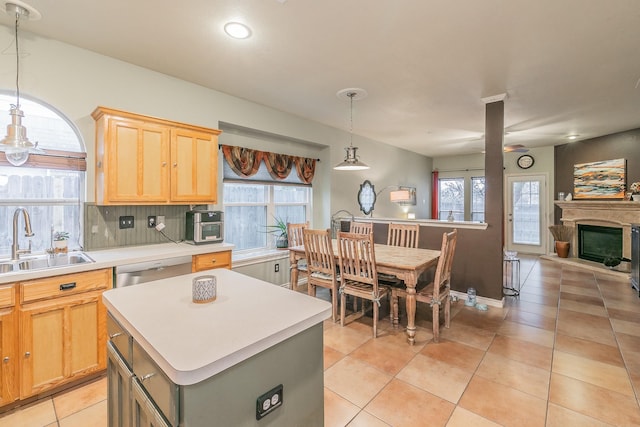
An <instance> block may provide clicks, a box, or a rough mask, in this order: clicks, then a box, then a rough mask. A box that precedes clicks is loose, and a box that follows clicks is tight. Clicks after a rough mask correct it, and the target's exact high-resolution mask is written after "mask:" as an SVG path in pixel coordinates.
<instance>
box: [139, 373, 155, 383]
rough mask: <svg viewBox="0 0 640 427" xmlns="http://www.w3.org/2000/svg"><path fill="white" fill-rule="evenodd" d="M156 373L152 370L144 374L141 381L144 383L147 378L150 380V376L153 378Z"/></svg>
mask: <svg viewBox="0 0 640 427" xmlns="http://www.w3.org/2000/svg"><path fill="white" fill-rule="evenodd" d="M154 375H155V372H152V373H150V374H147V375H144V376H142V377H140V382H141V383H143V382H145V381H146V380H148V379H149V378H151V377H152V376H154Z"/></svg>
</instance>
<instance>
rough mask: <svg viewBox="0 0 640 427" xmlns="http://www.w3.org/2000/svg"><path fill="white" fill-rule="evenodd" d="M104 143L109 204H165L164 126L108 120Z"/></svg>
mask: <svg viewBox="0 0 640 427" xmlns="http://www.w3.org/2000/svg"><path fill="white" fill-rule="evenodd" d="M105 144H106V145H107V148H106V153H107V158H108V160H107V163H108V166H107V167H108V173H107V179H106V182H105V185H106V186H107V187H108V189H107V191H105V192H106V193H107V194H108V196H107V197H108V201H109V202H137V203H140V202H159V203H160V202H161V203H166V202H167V200H168V196H169V191H168V176H169V174H168V154H169V148H168V147H169V128H168V127H163V126H158V125H154V124H150V123H145V122H142V121H136V120H130V119H127V120H124V119H110V120H109V133H108V136H107V138H106V141H105Z"/></svg>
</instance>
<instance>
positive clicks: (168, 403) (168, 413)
mask: <svg viewBox="0 0 640 427" xmlns="http://www.w3.org/2000/svg"><path fill="white" fill-rule="evenodd" d="M133 374H134V375H135V376H136V377H137V381H135V382H139V384H140V385H141V386H142V388H143V389H144V390H145V391H146V392H147V393H148V394H149V396H150V397H151V400H153V403H155V404H156V406H157V407H158V409H160V412H161V413H162V415H164V416H165V417H166V418H167V420H168V421H169V423H170V424H171V425H172V426H174V427H177V426H178V420H179V416H178V410H179V404H180V400H179V396H180V389H179V387H178V386H177V385H176V384H174V383H173V382H171V380H170V379H169V377H167V376H166V375H165V373H164V372H162V369H160V368H159V367H158V365H156V363H155V362H154V361H153V359H151V356H149V355H148V354H147V352H145V351H144V350H143V349H142V347H140V345H139V344H138V343H137V342H136V340H133Z"/></svg>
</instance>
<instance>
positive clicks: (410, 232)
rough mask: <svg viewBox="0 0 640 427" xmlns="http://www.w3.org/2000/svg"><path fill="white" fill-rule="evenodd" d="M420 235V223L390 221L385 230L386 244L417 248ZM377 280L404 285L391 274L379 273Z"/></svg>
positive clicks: (393, 284) (394, 284)
mask: <svg viewBox="0 0 640 427" xmlns="http://www.w3.org/2000/svg"><path fill="white" fill-rule="evenodd" d="M419 236H420V224H397V223H393V222H392V223H390V224H389V229H388V232H387V245H389V246H402V247H405V248H417V247H418V237H419ZM378 280H380V281H381V282H382V283H384V284H386V285H390V286H404V282H403V281H402V280H400V279H398V278H397V277H396V276H393V275H391V274H379V275H378Z"/></svg>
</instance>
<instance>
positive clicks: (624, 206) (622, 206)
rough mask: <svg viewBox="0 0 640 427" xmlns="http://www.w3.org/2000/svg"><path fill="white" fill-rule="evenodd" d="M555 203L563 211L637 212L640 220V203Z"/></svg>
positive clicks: (611, 201) (592, 201) (608, 201)
mask: <svg viewBox="0 0 640 427" xmlns="http://www.w3.org/2000/svg"><path fill="white" fill-rule="evenodd" d="M554 203H555V204H556V206H558V207H559V208H561V209H606V210H615V211H632V212H636V215H637V216H638V218H640V202H633V201H630V202H626V201H622V200H572V201H560V200H558V201H556V202H554Z"/></svg>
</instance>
